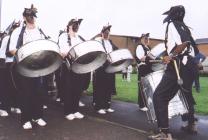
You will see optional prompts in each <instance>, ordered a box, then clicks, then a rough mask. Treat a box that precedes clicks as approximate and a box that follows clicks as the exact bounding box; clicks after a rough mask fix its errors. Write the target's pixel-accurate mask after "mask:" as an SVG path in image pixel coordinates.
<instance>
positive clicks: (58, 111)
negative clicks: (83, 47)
mask: <svg viewBox="0 0 208 140" xmlns="http://www.w3.org/2000/svg"><path fill="white" fill-rule="evenodd" d="M82 101H83V103H85V104H86V106H85V107H82V108H81V109H80V112H82V113H83V114H84V115H85V118H84V119H82V120H73V121H68V120H66V119H65V118H64V116H63V110H62V107H61V105H60V104H56V103H50V104H49V105H48V109H46V110H44V118H45V120H46V121H47V126H46V127H43V128H41V127H39V126H36V125H34V127H33V130H23V129H22V127H21V125H20V122H19V120H20V116H19V115H16V114H11V115H10V116H9V117H5V118H2V117H1V118H0V140H146V139H147V136H148V135H149V134H151V133H152V132H153V131H156V130H157V127H156V124H151V123H149V122H148V121H147V117H146V114H145V113H144V112H141V111H139V109H138V106H137V105H136V104H133V103H126V102H121V101H113V102H112V108H114V109H115V112H114V113H108V114H105V115H100V114H97V113H96V112H95V111H94V110H93V107H92V97H91V96H83V97H82ZM197 117H198V118H199V122H198V129H199V133H198V135H189V134H186V133H185V132H182V131H181V130H180V127H181V125H182V122H181V119H180V117H176V118H173V119H171V120H170V129H171V132H172V134H173V137H174V139H176V140H208V133H207V132H208V117H207V116H197Z"/></svg>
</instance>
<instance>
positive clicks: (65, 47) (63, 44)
mask: <svg viewBox="0 0 208 140" xmlns="http://www.w3.org/2000/svg"><path fill="white" fill-rule="evenodd" d="M59 47H60V52H61V53H64V54H67V53H68V52H69V48H70V46H69V43H68V37H67V33H63V34H62V35H61V36H60V37H59Z"/></svg>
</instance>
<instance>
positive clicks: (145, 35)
mask: <svg viewBox="0 0 208 140" xmlns="http://www.w3.org/2000/svg"><path fill="white" fill-rule="evenodd" d="M149 34H150V33H146V34H142V35H141V37H140V38H143V37H149Z"/></svg>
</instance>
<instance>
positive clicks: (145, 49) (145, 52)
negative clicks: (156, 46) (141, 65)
mask: <svg viewBox="0 0 208 140" xmlns="http://www.w3.org/2000/svg"><path fill="white" fill-rule="evenodd" d="M141 46H142V48H143V50H144V54H145V55H147V51H149V49H148V48H146V47H145V46H144V45H141Z"/></svg>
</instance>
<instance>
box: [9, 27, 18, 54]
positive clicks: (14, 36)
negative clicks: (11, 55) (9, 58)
mask: <svg viewBox="0 0 208 140" xmlns="http://www.w3.org/2000/svg"><path fill="white" fill-rule="evenodd" d="M20 31H21V28H20V27H19V28H16V29H15V30H14V31H13V32H12V34H11V38H10V45H9V51H13V50H16V49H17V48H16V46H17V41H18V38H19V34H20Z"/></svg>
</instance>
